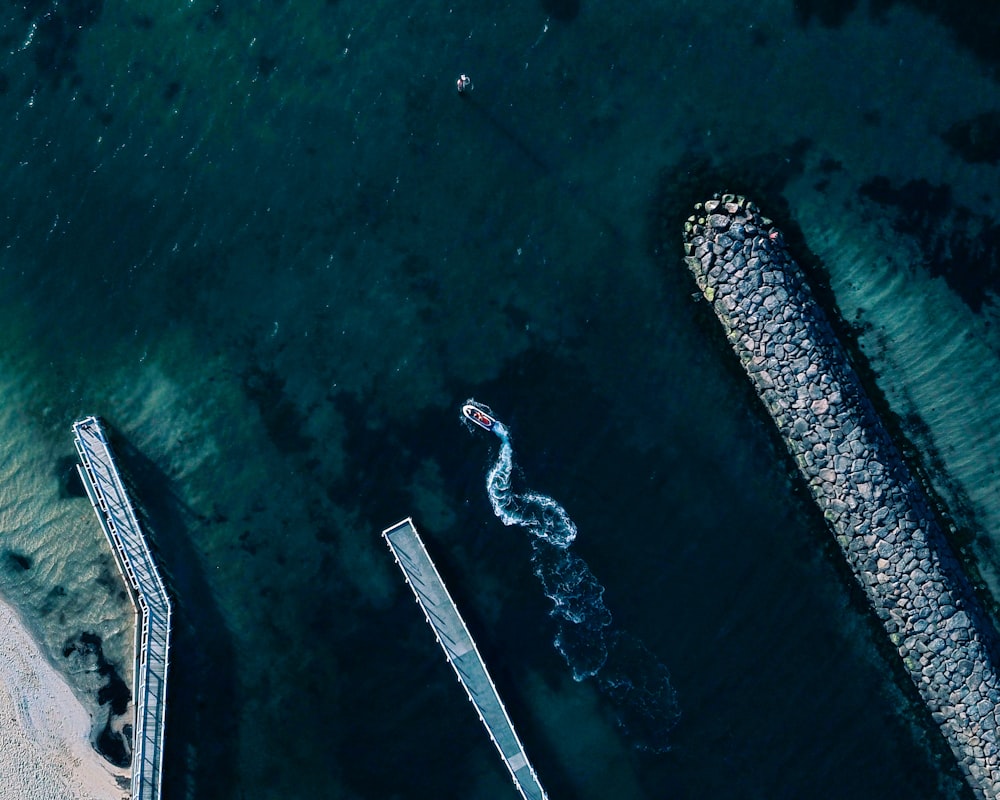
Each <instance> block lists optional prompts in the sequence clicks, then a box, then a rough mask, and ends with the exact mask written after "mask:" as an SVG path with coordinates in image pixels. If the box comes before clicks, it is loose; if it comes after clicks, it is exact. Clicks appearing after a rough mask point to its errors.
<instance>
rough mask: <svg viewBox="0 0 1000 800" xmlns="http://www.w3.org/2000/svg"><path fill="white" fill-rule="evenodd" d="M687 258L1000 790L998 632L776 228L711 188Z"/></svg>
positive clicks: (891, 626)
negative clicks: (983, 608) (711, 194)
mask: <svg viewBox="0 0 1000 800" xmlns="http://www.w3.org/2000/svg"><path fill="white" fill-rule="evenodd" d="M695 210H696V213H695V215H694V216H692V217H690V218H689V219H688V221H687V223H686V224H685V227H684V250H685V253H686V261H687V264H688V266H689V268H690V269H691V271H692V273H693V274H694V277H695V280H696V281H697V283H698V287H699V288H700V289H701V292H702V294H704V296H705V298H706V300H708V301H709V303H710V304H711V305H712V308H713V309H714V311H715V313H716V315H717V316H718V318H719V320H720V321H721V322H722V325H723V327H724V328H725V331H726V335H727V337H728V339H729V341H730V343H731V344H732V347H733V349H734V350H735V351H736V354H737V355H738V356H739V359H740V362H741V363H742V364H743V367H744V369H745V370H746V372H747V374H748V375H749V376H750V379H751V381H752V382H753V385H754V388H755V389H756V391H757V394H758V395H759V396H760V398H761V400H763V402H764V405H765V406H767V409H768V411H770V413H771V416H772V417H773V418H774V421H775V423H776V424H777V426H778V429H779V431H780V433H781V436H782V438H783V439H784V441H785V444H786V445H787V447H788V450H789V452H790V453H791V454H792V456H793V458H794V459H795V461H796V463H797V464H798V466H799V469H800V470H801V472H802V474H803V475H804V476H805V480H806V482H807V484H808V485H809V489H810V491H811V492H812V495H813V498H814V499H815V501H816V503H817V504H818V505H819V507H820V509H821V510H822V511H823V514H824V516H825V518H826V520H827V521H828V523H829V525H830V527H831V528H832V530H833V533H834V535H835V536H836V539H837V542H838V543H839V544H840V547H841V549H842V550H843V552H844V555H845V557H846V558H847V561H848V563H849V564H850V566H851V568H852V569H853V571H854V574H855V575H856V576H857V578H858V581H859V582H860V583H861V585H862V587H863V588H864V590H865V592H866V593H867V595H868V598H869V600H870V601H871V605H872V608H873V610H874V611H875V613H876V614H877V615H878V617H879V619H880V620H881V621H882V623H883V625H884V626H885V629H886V631H887V632H888V634H889V637H890V639H891V640H892V642H893V644H894V645H895V646H896V648H897V649H898V651H899V655H900V656H901V657H902V659H903V663H904V664H905V666H906V669H907V671H908V672H909V674H910V675H911V677H912V678H913V682H914V683H915V684H916V686H917V688H918V690H919V691H920V694H921V695H922V697H923V699H924V701H925V702H926V704H927V707H928V708H929V709H930V712H931V715H932V716H933V718H934V720H935V721H936V722H937V723H938V724H939V725H940V727H941V731H942V732H943V733H944V736H945V738H946V739H947V741H948V744H949V745H950V746H951V749H952V750H953V751H954V753H955V756H956V758H957V759H958V762H959V766H960V769H961V770H962V772H963V773H964V774H965V776H966V777H967V779H968V781H969V783H970V784H971V785H972V787H973V789H974V790H975V791H976V793H977V795H978V796H980V797H984V798H990V800H996V798H998V797H1000V731H998V724H1000V714H998V709H1000V676H998V673H997V667H996V663H997V661H996V656H997V646H996V643H997V639H996V635H995V633H994V631H993V628H992V625H991V624H990V623H989V621H988V619H987V618H986V616H985V615H984V613H983V611H982V608H981V606H980V605H979V604H978V602H977V601H976V598H975V596H974V594H973V591H972V588H971V585H970V583H969V581H968V579H967V578H966V576H965V574H964V572H963V570H962V568H961V565H960V564H959V563H958V561H957V559H956V558H955V556H954V554H953V552H952V550H951V549H950V547H949V545H948V543H947V541H946V540H945V537H944V534H943V532H942V530H941V528H940V526H939V524H938V523H937V521H936V520H935V516H934V514H933V512H932V509H931V506H930V503H929V501H928V499H927V496H926V494H925V492H924V491H923V489H922V487H921V485H920V484H919V482H918V481H917V480H915V478H914V476H913V474H912V473H911V472H910V471H909V470H908V468H907V467H906V465H905V463H904V461H903V459H902V457H901V455H900V452H899V450H898V449H897V448H896V446H895V445H894V444H893V442H892V440H891V439H890V437H889V435H888V433H887V431H886V428H885V426H884V425H883V423H882V422H881V420H880V419H879V417H878V415H877V414H876V412H875V409H874V407H873V406H872V403H871V401H870V400H869V398H868V397H867V395H866V393H865V391H864V389H863V388H862V385H861V382H860V381H859V379H858V376H857V373H856V372H855V371H854V369H853V368H852V367H851V365H850V363H849V361H848V358H847V355H846V351H845V350H844V348H843V346H842V345H841V343H840V341H839V340H838V338H837V336H836V335H835V333H834V332H833V329H832V327H831V326H830V323H829V320H828V319H827V317H826V315H825V314H824V313H823V311H822V309H821V307H820V306H819V305H818V304H817V302H816V300H815V299H814V297H813V295H812V292H811V290H810V289H809V286H808V284H807V283H806V280H805V276H804V274H803V272H802V270H801V268H800V267H799V266H798V265H797V264H796V263H795V262H794V261H793V260H792V258H791V257H790V256H789V254H788V252H787V250H786V248H785V245H784V242H783V239H782V235H781V233H780V231H778V229H777V228H775V227H774V226H773V224H772V222H771V220H769V219H767V218H766V217H764V216H762V215H761V213H760V211H759V210H758V209H757V208H756V207H755V206H754V205H753V204H752V203H750V202H749V201H747V200H745V199H744V198H742V197H737V196H735V195H721V196H716V198H715V199H713V200H710V201H708V202H707V203H704V204H699V205H697V206H696V207H695Z"/></svg>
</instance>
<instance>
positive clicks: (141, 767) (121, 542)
mask: <svg viewBox="0 0 1000 800" xmlns="http://www.w3.org/2000/svg"><path fill="white" fill-rule="evenodd" d="M73 433H74V436H75V440H76V449H77V451H78V452H79V454H80V460H81V461H82V464H79V465H77V470H78V471H79V473H80V478H81V479H82V480H83V485H84V487H85V488H86V490H87V495H88V497H90V502H91V505H93V507H94V511H95V512H96V513H97V518H98V519H99V520H100V521H101V527H102V528H104V532H105V533H106V534H107V537H108V541H109V542H110V543H111V549H112V550H113V551H114V554H115V559H116V561H117V562H118V569H119V570H120V571H121V574H122V578H124V580H125V583H126V584H127V585H128V587H129V594H130V596H131V597H132V603H133V606H134V607H135V609H136V612H137V617H138V619H137V621H136V636H135V674H134V680H133V685H132V699H133V701H134V706H135V725H134V728H133V729H134V738H133V746H132V798H133V800H159V798H160V793H161V787H162V783H163V776H162V771H163V728H164V715H165V712H166V700H167V666H168V664H169V661H170V658H169V656H170V599H169V598H168V597H167V592H166V589H164V587H163V580H162V579H161V578H160V574H159V572H158V571H157V569H156V564H154V563H153V557H152V555H151V554H150V552H149V547H148V546H147V545H146V539H145V537H144V536H143V533H142V529H141V528H140V526H139V521H138V519H136V516H135V511H134V510H133V509H132V504H131V502H130V501H129V498H128V493H127V492H126V491H125V485H124V484H123V483H122V479H121V475H120V474H119V473H118V467H117V466H116V465H115V460H114V456H113V455H112V453H111V446H110V445H109V444H108V440H107V437H106V436H105V434H104V428H103V427H102V426H101V423H100V421H99V420H98V419H97V417H86V418H85V419H81V420H77V421H76V422H74V423H73Z"/></svg>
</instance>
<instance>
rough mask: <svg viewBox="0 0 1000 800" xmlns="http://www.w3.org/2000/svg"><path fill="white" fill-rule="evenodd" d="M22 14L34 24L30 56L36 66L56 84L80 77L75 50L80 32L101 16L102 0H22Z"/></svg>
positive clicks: (41, 73)
mask: <svg viewBox="0 0 1000 800" xmlns="http://www.w3.org/2000/svg"><path fill="white" fill-rule="evenodd" d="M18 5H19V6H20V8H21V11H22V17H23V19H25V20H26V21H31V22H33V24H34V37H33V40H32V44H31V48H30V49H31V55H32V58H33V60H34V62H35V69H36V70H37V71H38V73H39V75H40V76H44V77H45V78H46V79H47V80H49V81H50V82H51V83H52V84H54V85H59V84H60V83H61V81H62V79H63V78H69V79H70V81H71V82H74V81H76V80H78V76H76V75H75V73H76V53H77V51H78V50H79V48H80V35H81V33H82V32H83V31H84V30H85V29H86V28H89V27H90V26H92V25H93V24H94V23H95V22H97V20H98V19H99V18H100V16H101V12H102V11H103V8H104V3H103V0H67V2H63V3H55V4H53V3H47V2H36V1H35V0H31V1H30V2H21V3H19V4H18Z"/></svg>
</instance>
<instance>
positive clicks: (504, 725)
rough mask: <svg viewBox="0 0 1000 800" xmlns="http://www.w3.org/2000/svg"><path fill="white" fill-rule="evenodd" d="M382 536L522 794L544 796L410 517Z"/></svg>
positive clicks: (527, 798) (540, 799)
mask: <svg viewBox="0 0 1000 800" xmlns="http://www.w3.org/2000/svg"><path fill="white" fill-rule="evenodd" d="M382 537H383V538H384V539H385V541H386V544H388V545H389V549H390V550H391V551H392V554H393V556H394V557H395V559H396V564H398V565H399V568H400V569H401V570H402V571H403V575H404V576H405V577H406V582H407V583H408V584H409V585H410V588H411V589H413V594H414V595H415V596H416V599H417V603H418V604H419V605H420V608H421V609H422V610H423V612H424V617H426V619H427V622H428V624H429V625H430V626H431V628H433V630H434V633H435V635H436V636H437V640H438V643H439V644H440V645H441V648H442V649H443V650H444V654H445V657H446V658H447V659H448V663H449V664H451V666H452V668H453V669H454V670H455V674H456V675H457V676H458V680H459V681H460V682H461V684H462V686H463V687H464V688H465V691H466V694H468V696H469V699H470V700H471V701H472V704H473V705H474V706H475V708H476V711H477V712H478V713H479V719H480V721H481V722H482V723H483V725H484V726H485V727H486V732H487V733H488V734H489V735H490V739H492V740H493V744H495V745H496V748H497V750H498V751H499V752H500V757H501V758H502V759H503V762H504V764H505V765H506V766H507V769H508V770H509V771H510V775H511V777H512V778H513V779H514V785H515V786H516V787H517V790H518V792H520V794H521V797H523V798H524V800H546V798H547V797H548V796H547V795H546V794H545V790H544V789H542V785H541V783H539V781H538V776H537V775H536V774H535V770H534V768H533V767H532V766H531V763H530V762H529V761H528V756H527V754H526V753H525V752H524V746H523V745H522V744H521V740H520V739H519V738H518V736H517V733H516V731H515V730H514V724H513V723H512V722H511V721H510V717H509V716H508V715H507V709H506V708H505V707H504V704H503V702H502V701H501V700H500V695H499V693H498V692H497V687H496V686H495V685H494V684H493V679H492V678H491V677H490V674H489V672H487V670H486V664H485V663H484V662H483V659H482V656H480V655H479V650H478V649H477V648H476V643H475V642H474V641H473V639H472V635H471V634H470V633H469V629H468V628H467V627H466V625H465V621H464V620H463V619H462V616H461V614H459V613H458V607H457V606H456V605H455V602H454V601H453V600H452V599H451V595H450V594H448V590H447V589H446V588H445V585H444V581H443V580H441V575H440V574H439V573H438V571H437V567H435V566H434V562H433V561H431V557H430V555H429V554H428V553H427V548H426V547H424V543H423V540H422V539H421V538H420V535H419V534H418V533H417V529H416V528H415V527H414V525H413V521H412V520H411V519H409V518H407V519H404V520H403V521H401V522H398V523H396V524H395V525H393V526H392V527H391V528H386V529H385V530H384V531H382Z"/></svg>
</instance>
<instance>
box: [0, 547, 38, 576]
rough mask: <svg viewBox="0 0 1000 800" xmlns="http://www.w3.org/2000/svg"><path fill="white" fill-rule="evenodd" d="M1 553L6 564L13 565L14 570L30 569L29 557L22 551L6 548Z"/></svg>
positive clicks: (24, 570) (23, 570)
mask: <svg viewBox="0 0 1000 800" xmlns="http://www.w3.org/2000/svg"><path fill="white" fill-rule="evenodd" d="M3 555H4V558H5V559H6V561H7V565H8V566H10V567H13V569H14V570H15V571H17V572H27V571H28V570H29V569H31V563H32V562H31V558H29V557H28V556H26V555H24V554H23V553H18V552H17V551H16V550H6V551H4V554H3Z"/></svg>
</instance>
